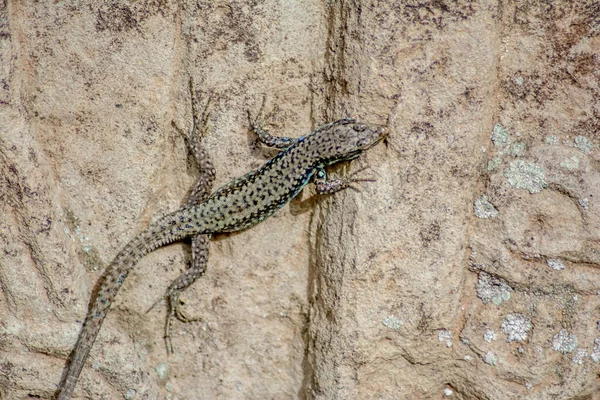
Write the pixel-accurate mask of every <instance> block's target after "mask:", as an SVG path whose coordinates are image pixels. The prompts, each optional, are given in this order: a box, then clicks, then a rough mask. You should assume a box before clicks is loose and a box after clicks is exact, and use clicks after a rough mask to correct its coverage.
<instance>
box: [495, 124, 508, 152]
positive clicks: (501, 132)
mask: <svg viewBox="0 0 600 400" xmlns="http://www.w3.org/2000/svg"><path fill="white" fill-rule="evenodd" d="M492 142H493V143H494V146H496V147H500V148H502V147H505V146H506V145H507V144H508V142H509V133H508V130H506V128H505V127H503V126H502V124H500V123H497V124H496V125H495V126H494V129H493V130H492Z"/></svg>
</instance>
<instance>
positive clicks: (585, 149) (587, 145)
mask: <svg viewBox="0 0 600 400" xmlns="http://www.w3.org/2000/svg"><path fill="white" fill-rule="evenodd" d="M574 143H575V147H577V148H578V149H579V151H581V152H582V153H585V154H589V153H591V152H592V150H593V149H594V145H593V144H592V142H591V141H590V140H589V139H588V138H586V137H585V136H577V137H576V138H575V140H574Z"/></svg>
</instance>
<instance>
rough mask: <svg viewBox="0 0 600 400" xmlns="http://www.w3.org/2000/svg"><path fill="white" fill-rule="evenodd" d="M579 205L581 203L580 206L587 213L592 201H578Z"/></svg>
mask: <svg viewBox="0 0 600 400" xmlns="http://www.w3.org/2000/svg"><path fill="white" fill-rule="evenodd" d="M577 203H579V206H580V207H581V208H583V209H584V210H586V211H587V210H588V208H590V199H579V200H577Z"/></svg>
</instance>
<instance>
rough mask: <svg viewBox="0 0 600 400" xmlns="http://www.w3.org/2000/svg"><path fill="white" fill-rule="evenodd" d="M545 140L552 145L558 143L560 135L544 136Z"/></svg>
mask: <svg viewBox="0 0 600 400" xmlns="http://www.w3.org/2000/svg"><path fill="white" fill-rule="evenodd" d="M544 142H545V143H546V144H551V145H555V144H558V137H557V136H556V135H548V136H546V137H545V138H544Z"/></svg>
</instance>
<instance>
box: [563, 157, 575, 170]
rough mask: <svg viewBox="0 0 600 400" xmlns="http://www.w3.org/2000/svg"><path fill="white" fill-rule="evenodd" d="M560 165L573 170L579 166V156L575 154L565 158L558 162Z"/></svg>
mask: <svg viewBox="0 0 600 400" xmlns="http://www.w3.org/2000/svg"><path fill="white" fill-rule="evenodd" d="M560 166H561V167H562V168H564V169H566V170H569V171H574V170H576V169H577V168H579V158H577V157H576V156H573V157H571V158H565V159H564V160H562V161H561V162H560Z"/></svg>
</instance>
